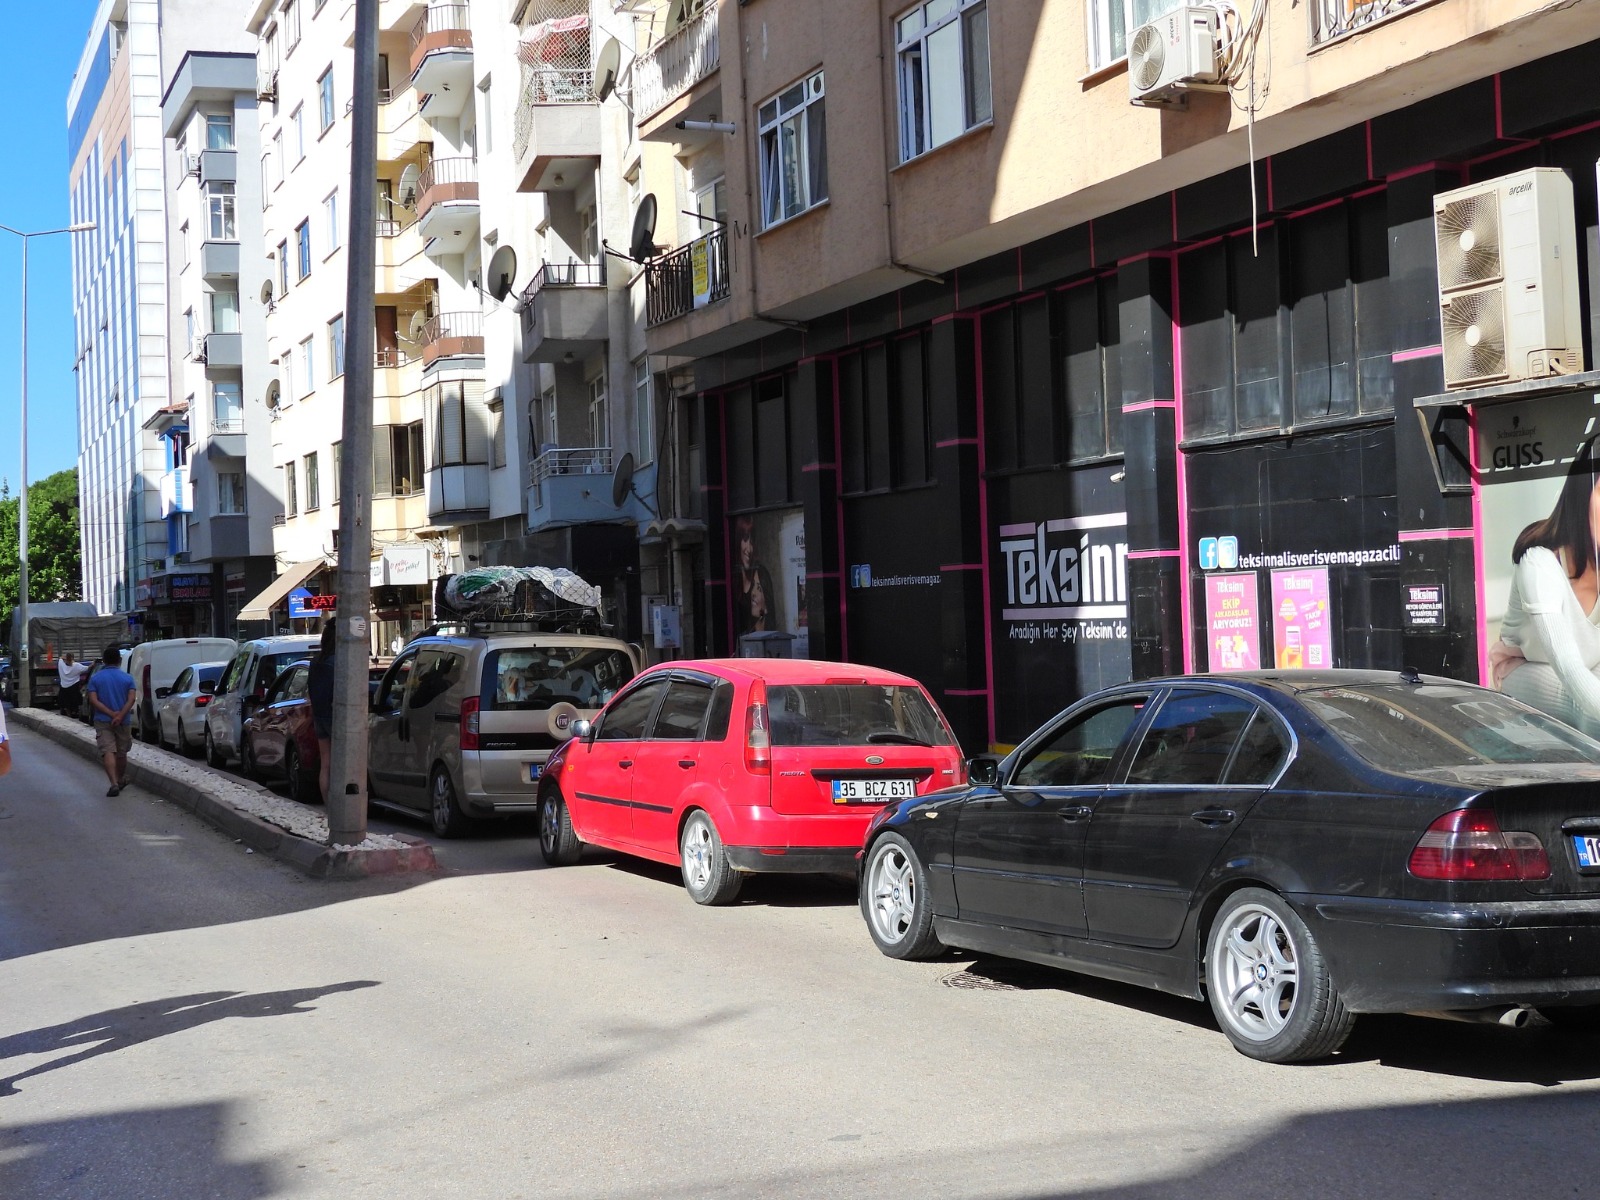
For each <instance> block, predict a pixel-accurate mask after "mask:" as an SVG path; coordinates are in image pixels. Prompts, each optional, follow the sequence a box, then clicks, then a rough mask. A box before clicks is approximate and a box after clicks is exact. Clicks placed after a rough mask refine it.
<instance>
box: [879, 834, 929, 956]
mask: <svg viewBox="0 0 1600 1200" xmlns="http://www.w3.org/2000/svg"><path fill="white" fill-rule="evenodd" d="M861 915H862V916H864V917H865V918H866V919H867V931H868V932H869V933H871V934H872V940H873V941H874V942H876V943H877V944H878V949H879V950H882V951H883V952H884V953H885V954H887V955H888V956H889V957H890V958H908V959H909V958H932V957H933V956H934V955H936V954H938V953H939V952H940V951H941V950H943V949H944V947H943V945H941V944H940V942H939V938H938V936H937V935H936V934H935V933H934V932H933V905H932V904H931V903H930V902H929V899H928V873H927V871H926V870H924V869H923V866H922V860H921V859H920V858H918V857H917V852H916V851H915V850H913V849H912V848H911V843H910V842H908V841H906V839H905V838H903V837H901V836H900V835H899V834H898V833H886V834H884V835H883V836H882V837H880V838H879V839H878V840H877V841H876V842H874V843H873V844H872V853H871V854H870V855H869V856H868V858H867V869H866V872H865V873H864V874H863V876H862V881H861Z"/></svg>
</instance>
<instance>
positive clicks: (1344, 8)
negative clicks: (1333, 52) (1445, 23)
mask: <svg viewBox="0 0 1600 1200" xmlns="http://www.w3.org/2000/svg"><path fill="white" fill-rule="evenodd" d="M1437 2H1438V0H1311V2H1310V4H1309V5H1307V9H1308V11H1309V13H1310V18H1311V44H1312V45H1313V46H1321V45H1324V44H1325V43H1327V42H1333V41H1337V40H1338V39H1340V38H1342V37H1348V36H1349V35H1350V34H1352V33H1359V32H1361V31H1362V30H1363V29H1368V28H1371V27H1372V26H1373V25H1376V24H1378V23H1379V22H1380V21H1387V20H1388V19H1389V18H1391V17H1398V16H1400V15H1401V14H1402V13H1405V12H1409V11H1410V10H1411V9H1413V8H1421V7H1422V6H1423V5H1425V4H1435V3H1437Z"/></svg>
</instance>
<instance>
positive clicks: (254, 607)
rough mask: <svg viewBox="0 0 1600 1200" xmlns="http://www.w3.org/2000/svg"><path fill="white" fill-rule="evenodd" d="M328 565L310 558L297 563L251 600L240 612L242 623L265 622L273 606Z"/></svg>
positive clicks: (270, 614)
mask: <svg viewBox="0 0 1600 1200" xmlns="http://www.w3.org/2000/svg"><path fill="white" fill-rule="evenodd" d="M327 565H328V564H327V563H326V562H325V561H324V560H323V559H320V558H310V559H307V560H306V561H305V562H302V563H295V565H294V566H292V567H290V568H289V569H288V570H287V571H285V572H284V573H283V574H282V575H279V576H278V577H277V578H276V579H274V580H273V581H272V582H271V583H269V584H268V585H267V586H266V587H265V588H263V589H262V590H261V593H260V595H258V596H256V598H255V599H253V600H251V601H250V603H249V604H246V605H245V606H244V607H243V608H241V609H240V610H239V620H241V621H265V620H267V619H268V618H269V617H271V616H272V606H273V605H274V604H278V603H280V602H281V601H282V600H283V599H284V597H286V596H287V595H288V594H289V593H290V592H292V591H294V589H295V588H297V587H299V586H300V585H301V584H302V583H304V582H305V581H306V580H308V579H310V578H311V577H312V576H313V575H315V574H316V573H317V572H318V571H320V570H322V569H323V568H324V567H326V566H327Z"/></svg>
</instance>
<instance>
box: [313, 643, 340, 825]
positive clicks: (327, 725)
mask: <svg viewBox="0 0 1600 1200" xmlns="http://www.w3.org/2000/svg"><path fill="white" fill-rule="evenodd" d="M336 630H337V626H336V625H335V624H334V622H332V621H329V622H328V623H327V624H326V625H324V626H323V627H322V645H321V646H320V647H319V648H318V650H317V656H316V657H315V658H313V659H312V660H311V669H310V670H309V671H308V672H307V673H306V699H307V700H309V701H310V702H311V730H312V732H313V733H315V734H316V735H317V787H318V788H320V789H321V791H322V799H323V802H324V803H326V802H327V799H328V766H329V764H330V763H331V762H332V761H333V654H334V651H335V649H337V647H338V636H337V632H336Z"/></svg>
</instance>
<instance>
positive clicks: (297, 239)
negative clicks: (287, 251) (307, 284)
mask: <svg viewBox="0 0 1600 1200" xmlns="http://www.w3.org/2000/svg"><path fill="white" fill-rule="evenodd" d="M294 244H295V268H296V270H297V271H298V274H297V275H296V276H295V282H296V283H300V282H303V281H304V280H305V279H307V278H308V277H309V276H310V274H311V218H310V217H307V218H306V219H305V220H303V221H301V222H300V224H298V225H296V226H295V227H294Z"/></svg>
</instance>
